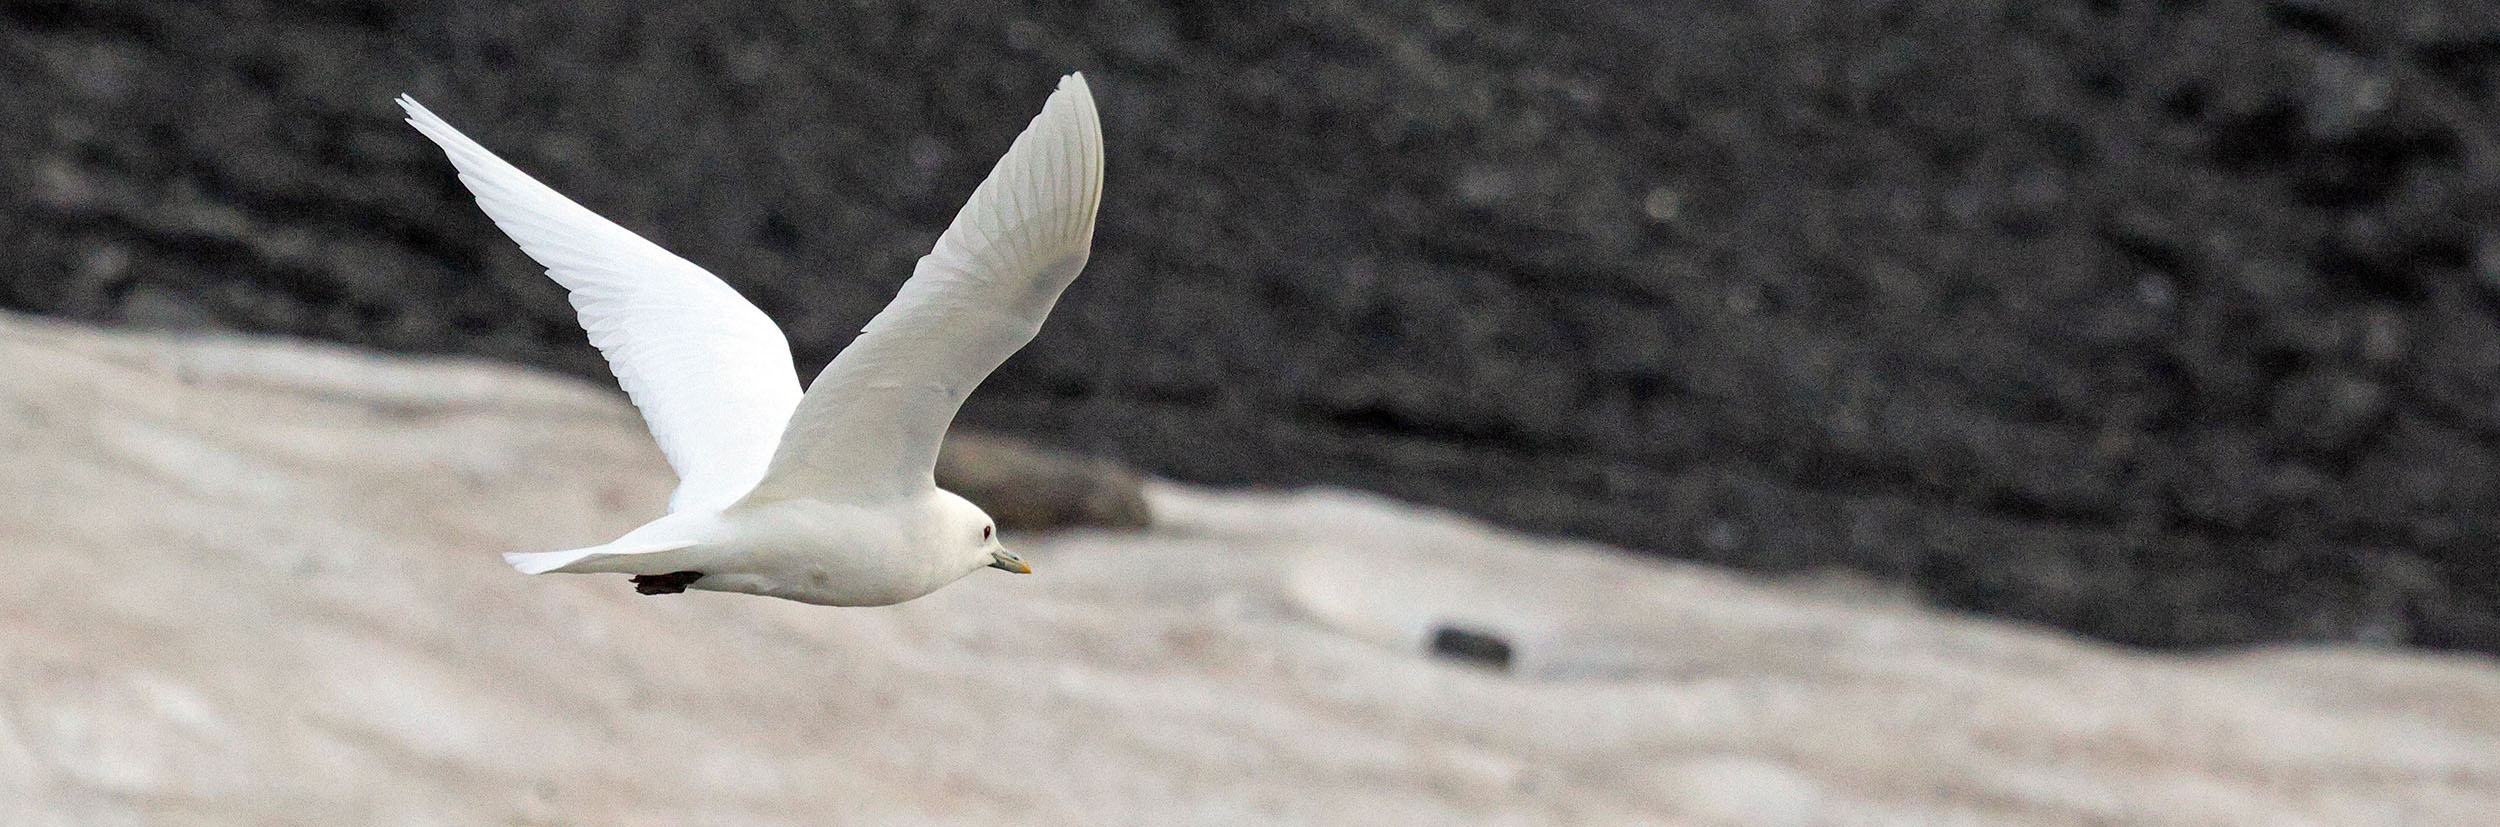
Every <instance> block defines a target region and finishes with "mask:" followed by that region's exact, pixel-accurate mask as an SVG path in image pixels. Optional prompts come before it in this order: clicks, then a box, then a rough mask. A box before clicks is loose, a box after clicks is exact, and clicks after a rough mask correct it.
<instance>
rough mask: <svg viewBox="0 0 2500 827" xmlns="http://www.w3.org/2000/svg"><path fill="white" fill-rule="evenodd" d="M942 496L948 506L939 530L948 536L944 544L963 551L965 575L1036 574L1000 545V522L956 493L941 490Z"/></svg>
mask: <svg viewBox="0 0 2500 827" xmlns="http://www.w3.org/2000/svg"><path fill="white" fill-rule="evenodd" d="M939 493H940V494H943V495H944V496H943V497H941V498H940V499H941V500H942V501H943V502H944V503H945V505H943V506H942V509H943V513H944V518H943V519H941V520H939V521H938V524H939V526H940V529H939V530H941V531H943V532H945V534H943V535H941V536H942V538H943V539H942V542H945V543H946V544H947V545H949V546H950V547H956V548H961V549H963V559H964V561H965V564H964V571H965V573H971V572H973V571H976V570H979V569H982V568H993V569H999V570H1002V571H1010V572H1014V573H1017V574H1032V573H1033V567H1032V566H1028V565H1025V564H1024V558H1022V557H1018V556H1016V553H1015V552H1012V551H1008V550H1007V547H1006V546H1004V545H1001V544H1000V543H999V541H998V521H997V520H993V519H990V515H989V513H988V512H985V511H982V510H981V507H980V506H977V505H973V504H972V501H971V500H967V499H964V498H962V497H959V496H956V495H955V494H954V493H953V492H950V491H945V490H943V489H941V490H940V491H939Z"/></svg>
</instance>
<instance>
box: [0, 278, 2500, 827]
mask: <svg viewBox="0 0 2500 827" xmlns="http://www.w3.org/2000/svg"><path fill="white" fill-rule="evenodd" d="M0 376H7V377H9V381H7V382H5V383H0V449H5V450H6V451H7V452H8V455H9V458H10V461H9V462H7V463H0V549H5V551H4V552H0V554H5V555H6V559H7V562H8V566H9V576H7V577H0V823H7V824H11V825H21V824H22V825H54V824H59V825H85V824H99V823H182V824H269V823H325V824H326V823H485V824H576V823H579V824H608V823H626V822H630V823H687V824H716V823H821V822H824V821H828V820H831V821H842V822H862V823H895V822H933V821H934V822H947V823H1036V824H1104V823H1120V824H1171V823H1243V822H1257V823H1320V822H1359V823H1368V824H1377V823H1390V822H1405V823H1431V824H1449V823H1585V824H1627V823H1653V824H1665V823H1691V824H1730V825H1758V824H1834V823H1875V824H1938V823H1986V824H2008V825H2025V824H2108V823H2126V824H2197V825H2211V824H2248V825H2281V824H2387V825H2408V826H2411V825H2478V824H2486V823H2488V817H2489V815H2490V814H2491V813H2493V812H2500V664H2496V663H2495V662H2494V661H2492V660H2491V659H2489V658H2485V657H2457V656H2448V657H2442V656H2435V655H2427V654H2417V653H2407V652H2398V651H2378V650H2370V649H2357V648H2349V647H2311V648H2281V649H2270V650H2262V651H2257V652H2250V653H2244V654H2237V655H2228V656H2203V657H2193V658H2190V657H2178V656H2165V655H2148V654H2143V653H2138V652H2131V651H2127V650H2122V649H2117V648H2113V647H2110V646H2107V645H2102V644H2095V643H2087V642H2081V641H2077V640H2074V639H2071V638H2068V637H2065V636H2063V635H2060V634H2057V633H2054V632H2049V631H2045V630H2041V629H2036V628H2024V627H2016V626H2009V625H2004V624H2000V623H1997V622H1992V621H1986V620H1981V619H1977V618H1973V617H1969V616H1963V615H1955V614H1945V613H1937V612H1933V611H1929V610H1923V609H1919V608H1916V607H1914V606H1910V605H1907V604H1905V603H1904V602H1902V601H1900V600H1897V599H1881V598H1879V599H1861V598H1851V597H1841V596H1836V595H1840V594H1843V593H1844V590H1837V589H1829V588H1790V587H1782V586H1773V585H1766V584H1763V583H1760V582H1755V581H1751V580H1748V579H1745V578H1741V577H1736V576H1731V575H1729V574H1726V573H1722V572H1718V571H1714V570H1710V569H1707V568H1703V567H1699V566H1693V565H1670V564H1661V563H1654V562H1644V561H1641V560H1638V559H1636V558H1634V557H1632V556H1630V555H1627V554H1624V553H1621V552H1620V551H1617V550H1612V549H1606V548H1602V547H1597V546H1592V545H1587V544H1582V543H1573V542H1561V541H1554V540H1547V539H1542V538H1537V537H1532V536H1526V535H1521V534H1517V533H1513V532H1508V531H1502V530H1498V529H1494V528H1490V527H1488V526H1485V525H1483V524H1481V523H1478V522H1475V521H1472V520H1468V519H1465V518H1460V517H1456V516H1453V515H1451V514H1448V513H1446V512H1442V511H1438V510H1433V509H1425V508H1417V507H1412V506H1404V505H1399V504H1395V503H1391V502H1387V501H1384V500H1381V499H1377V498H1373V497H1368V496H1360V495H1352V494H1345V493H1334V492H1328V491H1315V492H1307V493H1297V494H1256V495H1252V494H1216V493H1210V492H1206V491H1201V490H1196V489H1191V488H1185V487H1179V486H1173V485H1168V484H1150V485H1149V486H1148V487H1147V488H1146V500H1147V501H1148V502H1151V503H1152V504H1153V507H1154V510H1155V520H1154V525H1153V528H1152V529H1151V530H1148V531H1123V532H1106V531H1094V530H1088V531H1075V532H1061V533H1052V534H1039V535H1036V534H1026V535H1022V536H1018V537H1016V538H1014V541H1015V542H1017V543H1018V547H1019V548H1020V549H1022V550H1023V551H1024V553H1025V555H1026V556H1027V557H1028V558H1029V559H1031V560H1033V561H1034V563H1035V567H1036V569H1037V571H1038V573H1037V574H1035V575H1033V576H1029V577H1012V576H1007V575H996V574H989V573H984V574H979V575H975V576H973V577H970V578H967V579H966V580H964V581H963V582H960V583H957V584H955V585H953V586H949V587H948V588H946V589H943V590H941V591H939V592H938V593H936V594H934V595H932V596H930V597H928V598H924V599H921V600H918V601H914V602H912V603H908V604H905V605H903V606H899V607H892V608H884V609H857V610H839V609H825V608H820V607H812V606H803V605H799V604H795V603H787V602H781V601H773V600H765V599H759V598H752V597H745V596H737V595H717V594H703V593H697V594H688V595H673V596H668V597H665V598H654V597H643V596H638V595H635V594H633V593H632V591H631V589H630V588H628V587H627V586H626V584H625V583H624V582H623V580H622V578H615V577H576V576H548V577H535V578H533V577H525V576H522V575H519V574H515V573H513V572H512V571H511V570H510V569H509V568H507V567H506V566H504V564H503V562H502V561H501V560H500V559H499V558H498V557H497V554H498V553H499V552H505V551H519V550H535V549H546V548H560V547H567V546H573V545H580V544H584V543H590V542H597V541H601V540H604V539H607V538H608V537H610V536H612V535H614V534H616V533H617V532H620V531H623V530H625V529H627V528H630V527H632V526H633V525H635V524H636V523H638V522H639V521H641V520H642V519H644V518H645V517H647V516H649V515H650V514H652V513H655V512H656V511H657V510H658V509H659V507H660V505H661V503H662V502H663V501H664V498H665V497H666V494H667V491H668V489H669V487H670V484H671V483H670V479H669V474H668V471H667V467H666V466H665V464H664V463H662V462H661V460H660V458H659V456H658V455H657V451H656V450H654V449H653V448H652V446H651V443H650V440H649V438H648V437H647V436H646V435H645V434H644V432H643V430H642V426H641V423H640V422H639V419H638V418H637V417H636V416H635V415H634V414H633V412H632V411H631V409H630V408H628V407H627V406H626V405H625V404H624V403H623V401H622V400H621V399H620V398H619V397H618V396H617V395H616V394H615V393H613V392H611V391H609V390H607V389H605V388H599V387H593V386H591V385H589V384H587V383H584V382H580V381H576V380H569V379H558V378H551V377H547V376H541V375H535V374H531V373H526V372H521V371H516V370H513V369H510V368H505V367H498V366H493V365H486V364H478V363H470V362H451V361H442V362H428V361H416V360H408V359H398V358H383V357H375V356H369V355H361V354H356V353H350V352H344V351H339V350H334V349H330V348H326V347H318V346H309V345H302V344H291V343H279V342H267V341H256V340H245V339H235V338H214V337H189V338H184V337H176V336H172V335H167V334H158V335H129V334H114V335H105V334H99V333H95V332H91V331H87V330H82V329H78V328H74V327H69V326H62V325H57V324H50V323H42V322H33V321H28V320H24V319H20V318H17V317H12V316H0ZM1449 628H1464V629H1469V630H1472V631H1473V632H1474V633H1475V634H1478V635H1482V636H1486V637H1497V638H1499V639H1500V640H1502V641H1504V642H1505V645H1506V646H1508V647H1510V650H1511V653H1512V654H1511V662H1510V668H1509V669H1507V670H1498V671H1497V670H1492V669H1484V668H1478V667H1477V666H1475V665H1470V664H1467V663H1460V662H1454V661H1451V660H1449V659H1445V658H1442V657H1437V656H1435V655H1433V654H1432V649H1433V642H1434V640H1435V638H1436V637H1437V636H1438V634H1439V631H1440V630H1446V629H1449Z"/></svg>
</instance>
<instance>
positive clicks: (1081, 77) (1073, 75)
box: [1059, 72, 1094, 101]
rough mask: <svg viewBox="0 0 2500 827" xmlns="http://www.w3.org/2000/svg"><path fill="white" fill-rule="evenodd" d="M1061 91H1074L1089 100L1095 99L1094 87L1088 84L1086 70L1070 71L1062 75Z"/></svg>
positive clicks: (1060, 81) (1060, 79) (1060, 80)
mask: <svg viewBox="0 0 2500 827" xmlns="http://www.w3.org/2000/svg"><path fill="white" fill-rule="evenodd" d="M1059 91H1061V92H1070V93H1074V94H1076V95H1078V96H1080V97H1083V98H1085V99H1086V100H1089V101H1090V100H1093V99H1094V90H1093V87H1091V86H1088V85H1086V83H1085V73H1084V72H1069V73H1067V74H1066V75H1063V76H1061V77H1060V78H1059Z"/></svg>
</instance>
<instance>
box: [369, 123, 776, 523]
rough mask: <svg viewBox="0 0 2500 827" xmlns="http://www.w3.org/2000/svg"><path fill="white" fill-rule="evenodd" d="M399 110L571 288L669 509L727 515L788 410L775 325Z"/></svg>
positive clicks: (760, 468) (768, 453)
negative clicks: (645, 434)
mask: <svg viewBox="0 0 2500 827" xmlns="http://www.w3.org/2000/svg"><path fill="white" fill-rule="evenodd" d="M399 106H400V108H402V109H405V110H408V123H409V125H411V126H414V127H416V128H417V131H419V132H423V133H425V136H426V137H428V138H432V139H434V143H436V144H440V145H442V147H443V153H444V154H446V155H449V156H451V163H452V166H455V167H458V168H459V170H460V182H461V183H463V184H467V185H468V187H469V191H470V192H472V193H476V194H477V204H478V206H479V207H481V208H484V209H485V210H486V215H487V216H488V217H490V218H493V219H494V220H495V226H498V227H502V228H503V231H504V233H505V234H506V235H510V236H512V240H513V241H517V242H520V244H521V250H522V252H526V253H528V254H529V257H530V258H533V259H537V260H538V263H539V264H543V265H546V267H547V276H548V277H549V278H553V279H555V280H556V283H557V284H561V285H564V289H565V290H567V291H570V292H571V294H572V300H573V310H574V311H575V312H576V313H578V314H579V316H580V318H581V323H582V329H583V330H586V331H589V333H590V343H591V344H593V345H597V346H598V347H599V352H600V353H601V354H602V355H605V356H606V357H607V358H608V368H609V369H610V370H613V371H615V373H616V383H617V384H618V385H621V386H623V387H624V388H625V394H626V396H628V397H630V398H632V399H633V401H634V406H635V407H638V408H641V409H642V418H643V421H644V422H646V423H649V424H650V426H651V436H652V437H653V438H654V439H656V440H658V441H659V443H660V452H661V453H663V454H666V455H667V456H668V464H669V467H671V468H675V469H676V470H677V493H675V494H673V495H671V496H670V497H669V502H668V508H669V510H670V511H672V512H674V511H683V510H686V509H688V508H706V507H708V508H718V507H724V506H727V505H728V504H730V503H733V502H736V501H737V499H738V498H739V497H741V496H744V495H746V493H747V492H748V490H750V489H752V488H754V486H755V481H756V480H758V479H760V478H762V477H763V475H764V469H765V467H766V466H767V465H768V464H769V463H770V462H771V460H772V456H773V446H774V444H775V443H777V442H778V441H780V438H781V430H782V427H783V425H785V424H786V423H788V422H789V420H790V411H791V410H792V409H793V408H796V407H798V402H799V380H798V373H797V372H796V371H795V370H793V369H792V368H791V366H790V342H789V340H787V339H784V338H782V335H781V328H779V327H776V326H774V325H773V320H772V319H771V318H770V317H767V316H765V315H764V312H763V311H761V310H757V309H755V305H752V304H748V303H747V300H746V299H745V298H743V297H740V296H739V295H738V291H736V290H733V289H731V288H730V287H729V285H727V284H723V283H721V280H720V279H718V278H714V277H713V276H712V274H711V273H708V272H704V270H703V268H701V267H697V266H695V265H694V263H692V262H689V261H687V260H685V259H682V258H678V257H677V256H676V255H674V254H672V253H670V252H669V251H667V250H663V249H660V246H659V245H657V244H653V243H651V242H650V241H648V240H646V239H644V238H643V237H642V236H638V235H635V234H634V233H633V232H632V231H630V230H627V229H625V228H623V227H619V226H617V225H616V224H615V223H613V222H610V221H608V220H607V219H605V218H600V217H599V215H598V214H597V213H593V212H591V211H590V210H588V209H584V208H583V207H582V205H580V204H576V203H573V200H572V199H569V198H566V197H564V196H563V195H560V194H557V193H556V191H555V190H552V189H548V188H547V185H545V184H541V183H538V180H537V179H534V178H531V177H529V175H527V174H525V173H523V172H521V171H520V170H519V169H516V168H514V167H513V166H512V165H511V164H508V163H505V162H504V160H503V159H501V158H497V157H495V155H494V153H491V152H487V151H486V148H485V147H482V146H478V144H477V142H476V141H472V140H469V138H468V136H465V135H462V134H460V132H459V130H456V129H453V128H451V125H450V124H447V123H444V122H443V119H442V118H439V117H435V115H434V113H433V112H430V111H427V110H426V108H425V107H424V106H422V105H419V104H418V103H417V102H416V99H414V98H410V97H408V96H406V95H402V96H400V98H399Z"/></svg>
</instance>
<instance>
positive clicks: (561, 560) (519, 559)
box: [503, 547, 604, 574]
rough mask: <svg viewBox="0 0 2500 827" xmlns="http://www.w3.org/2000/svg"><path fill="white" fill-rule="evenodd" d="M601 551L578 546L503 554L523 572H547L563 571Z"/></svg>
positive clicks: (504, 558)
mask: <svg viewBox="0 0 2500 827" xmlns="http://www.w3.org/2000/svg"><path fill="white" fill-rule="evenodd" d="M602 548H604V547H602ZM599 553H600V550H599V549H598V548H576V549H566V550H564V551H514V552H506V553H505V554H504V556H503V561H504V562H506V563H511V564H512V567H513V568H516V569H520V570H521V573H522V574H546V573H548V572H551V571H561V570H563V568H564V567H565V566H569V565H572V564H574V563H576V562H579V561H581V560H582V559H584V558H587V557H594V556H598V555H599Z"/></svg>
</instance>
